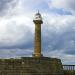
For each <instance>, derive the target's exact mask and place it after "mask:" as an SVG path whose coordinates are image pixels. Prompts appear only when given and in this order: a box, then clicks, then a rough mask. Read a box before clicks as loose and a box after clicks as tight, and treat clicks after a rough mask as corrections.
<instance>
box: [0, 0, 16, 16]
mask: <svg viewBox="0 0 75 75" xmlns="http://www.w3.org/2000/svg"><path fill="white" fill-rule="evenodd" d="M16 1H17V0H0V16H4V15H5V14H6V13H7V12H8V11H9V8H13V7H14V6H15V5H16Z"/></svg>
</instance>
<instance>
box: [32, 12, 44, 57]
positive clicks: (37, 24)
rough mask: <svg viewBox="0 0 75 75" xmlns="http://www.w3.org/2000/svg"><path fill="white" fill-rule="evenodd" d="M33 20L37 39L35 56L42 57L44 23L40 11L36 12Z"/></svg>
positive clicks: (35, 41)
mask: <svg viewBox="0 0 75 75" xmlns="http://www.w3.org/2000/svg"><path fill="white" fill-rule="evenodd" d="M33 22H34V24H35V39H34V53H33V57H42V56H43V55H42V54H41V24H43V21H42V16H41V14H40V13H39V12H38V13H36V14H35V16H34V19H33Z"/></svg>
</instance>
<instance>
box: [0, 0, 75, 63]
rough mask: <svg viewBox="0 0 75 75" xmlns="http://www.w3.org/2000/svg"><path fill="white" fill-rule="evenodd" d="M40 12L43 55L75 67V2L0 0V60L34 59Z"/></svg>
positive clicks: (64, 0)
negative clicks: (34, 19)
mask: <svg viewBox="0 0 75 75" xmlns="http://www.w3.org/2000/svg"><path fill="white" fill-rule="evenodd" d="M38 10H39V11H40V13H41V15H42V18H43V24H42V31H41V32H42V53H43V55H44V56H46V57H53V58H59V59H61V61H62V63H63V64H75V0H0V58H12V57H14V58H18V57H23V56H32V53H33V51H34V29H35V25H34V23H33V18H34V15H35V13H37V11H38Z"/></svg>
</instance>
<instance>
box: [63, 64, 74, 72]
mask: <svg viewBox="0 0 75 75" xmlns="http://www.w3.org/2000/svg"><path fill="white" fill-rule="evenodd" d="M63 70H71V71H75V65H63Z"/></svg>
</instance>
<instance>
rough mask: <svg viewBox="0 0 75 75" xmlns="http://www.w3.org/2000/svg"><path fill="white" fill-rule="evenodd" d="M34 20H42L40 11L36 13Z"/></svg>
mask: <svg viewBox="0 0 75 75" xmlns="http://www.w3.org/2000/svg"><path fill="white" fill-rule="evenodd" d="M34 20H42V17H41V14H40V13H39V12H38V13H36V14H35V16H34Z"/></svg>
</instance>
